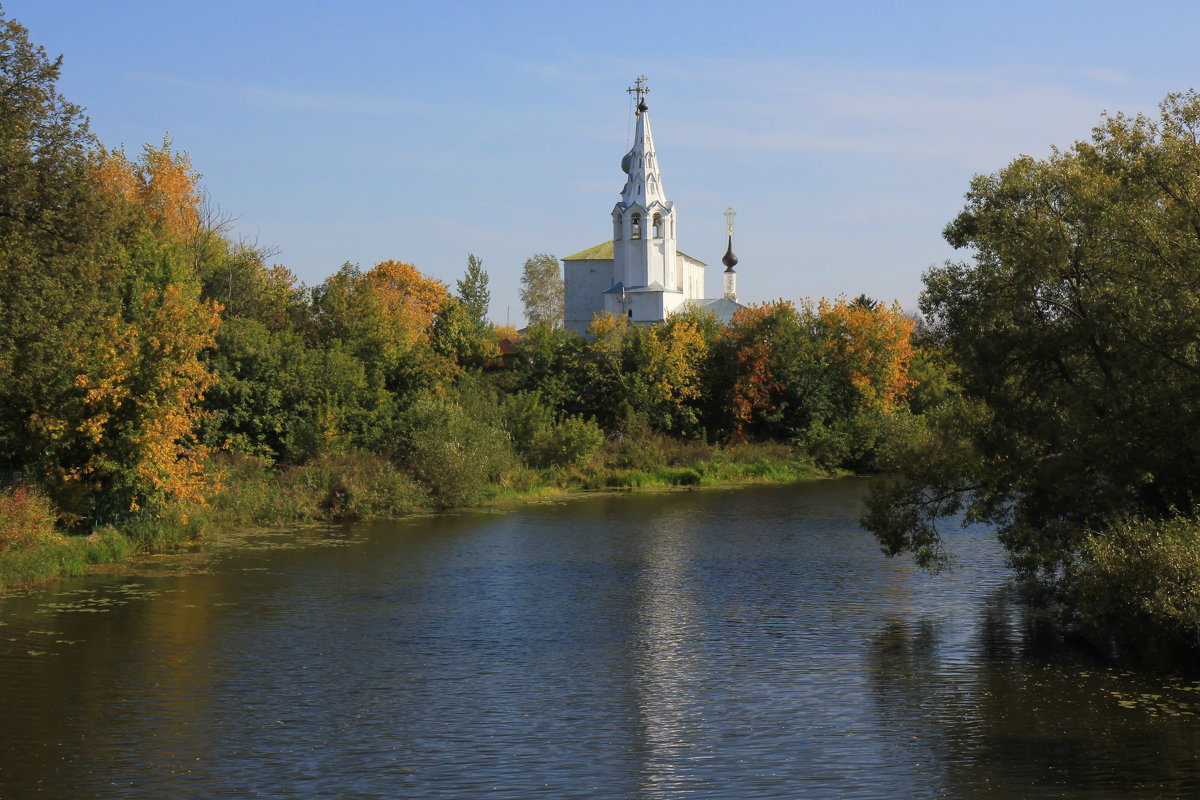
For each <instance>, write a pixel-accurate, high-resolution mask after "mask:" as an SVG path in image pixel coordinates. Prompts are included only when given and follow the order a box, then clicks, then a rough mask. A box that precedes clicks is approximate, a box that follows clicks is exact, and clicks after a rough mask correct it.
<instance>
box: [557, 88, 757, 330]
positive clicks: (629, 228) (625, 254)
mask: <svg viewBox="0 0 1200 800" xmlns="http://www.w3.org/2000/svg"><path fill="white" fill-rule="evenodd" d="M629 91H630V92H634V93H636V98H637V105H636V110H635V112H634V113H635V115H636V118H637V127H636V131H635V132H634V137H633V148H632V149H631V150H630V151H629V152H628V153H626V154H625V157H624V158H623V159H621V169H622V171H624V172H625V174H626V176H627V177H626V179H625V188H623V189H622V190H621V199H620V201H619V202H618V203H617V204H616V206H615V207H614V208H613V210H612V226H613V238H612V240H611V241H607V242H603V243H601V244H598V245H596V246H595V247H591V248H588V249H587V250H583V251H580V252H578V253H576V254H575V255H572V256H567V257H566V258H564V259H563V260H562V261H563V283H564V289H565V297H564V306H563V310H564V313H563V316H564V320H563V322H564V324H565V326H566V328H567V329H568V330H573V331H576V332H578V333H585V332H586V331H587V328H588V326H589V325H590V324H591V322H592V317H593V316H595V315H596V314H599V313H608V314H616V315H619V316H622V317H625V318H626V319H628V320H629V321H630V322H633V323H637V324H653V323H655V322H662V321H663V320H664V319H666V318H667V317H668V316H669V315H670V314H671V313H672V312H674V311H678V310H680V309H683V308H685V307H688V306H692V307H700V308H704V309H707V310H709V311H711V312H713V313H714V314H716V315H717V318H718V319H721V320H722V321H724V322H728V321H729V320H730V319H731V318H732V317H733V314H734V312H735V311H737V309H738V308H740V307H741V306H740V305H739V304H738V302H737V287H736V280H737V276H736V274H735V273H734V270H733V267H734V265H735V264H736V263H737V258H736V257H735V256H734V254H733V224H732V218H733V217H732V215H733V211H732V209H730V211H729V212H727V218H728V219H729V221H730V224H729V248H728V249H727V251H726V253H725V257H724V259H722V262H723V263H724V264H725V267H726V269H725V274H724V278H725V292H724V297H720V298H717V299H705V298H704V268H705V264H704V262H702V261H698V260H697V259H695V258H692V257H691V256H689V255H687V254H685V253H682V252H680V251H679V250H678V248H677V247H676V228H675V223H676V215H675V204H674V203H673V202H671V201H670V200H668V199H667V193H666V191H665V190H664V189H663V184H662V175H661V173H660V172H659V169H658V154H657V152H656V151H655V149H654V137H653V136H652V135H651V133H650V117H649V114H648V113H647V109H648V106H647V104H646V92H647V91H649V90H648V89H647V88H646V78H645V76H643V77H640V78H638V79H637V86H636V88H632V89H630V90H629Z"/></svg>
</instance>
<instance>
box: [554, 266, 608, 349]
mask: <svg viewBox="0 0 1200 800" xmlns="http://www.w3.org/2000/svg"><path fill="white" fill-rule="evenodd" d="M612 272H613V262H612V259H608V258H606V259H580V260H573V261H564V262H563V289H564V293H563V324H564V326H565V327H566V328H567V330H572V331H575V332H577V333H583V332H585V331H586V330H587V328H588V325H591V324H592V316H593V315H594V314H596V312H598V311H603V310H604V300H603V298H604V295H603V292H605V291H607V290H608V289H610V288H611V287H612V285H613V274H612Z"/></svg>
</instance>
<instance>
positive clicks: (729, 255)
mask: <svg viewBox="0 0 1200 800" xmlns="http://www.w3.org/2000/svg"><path fill="white" fill-rule="evenodd" d="M721 263H722V264H724V265H725V266H726V267H727V268H728V269H726V270H725V271H726V272H733V265H734V264H736V263H737V256H736V255H734V254H733V236H730V237H729V247H728V248H727V249H726V250H725V255H724V256H723V257H722V258H721Z"/></svg>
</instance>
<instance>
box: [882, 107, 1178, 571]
mask: <svg viewBox="0 0 1200 800" xmlns="http://www.w3.org/2000/svg"><path fill="white" fill-rule="evenodd" d="M1198 141H1200V96H1198V95H1197V94H1196V93H1195V92H1188V93H1186V94H1182V95H1171V96H1169V97H1167V99H1166V100H1165V101H1164V102H1163V103H1162V106H1161V113H1160V115H1159V118H1158V119H1157V120H1154V119H1151V118H1148V117H1144V116H1140V115H1139V116H1137V117H1127V116H1124V115H1120V114H1118V115H1115V116H1112V117H1108V118H1106V119H1104V120H1103V121H1102V123H1101V124H1100V125H1099V126H1097V127H1096V128H1095V129H1094V130H1093V134H1092V138H1091V141H1090V142H1077V143H1076V144H1075V145H1074V146H1073V147H1072V148H1070V149H1069V150H1066V151H1055V152H1054V154H1053V155H1051V156H1050V157H1049V158H1048V159H1045V160H1037V159H1033V158H1029V157H1022V158H1018V159H1017V160H1015V161H1013V162H1012V163H1011V164H1009V165H1008V166H1007V167H1005V168H1004V169H1002V170H1000V171H999V172H998V173H996V174H994V175H980V176H977V177H976V178H975V179H974V180H973V181H972V182H971V189H970V191H969V192H968V194H967V204H966V207H965V209H964V210H963V211H962V213H961V214H959V216H958V217H957V218H956V219H955V220H954V221H953V222H952V223H951V224H950V225H949V226H948V227H947V228H946V231H945V237H946V239H947V241H949V242H950V243H951V244H952V245H954V246H955V247H959V248H966V249H969V250H971V251H973V252H974V259H973V262H958V263H947V264H946V265H945V266H943V267H941V268H938V269H934V270H932V271H931V272H930V273H928V274H927V275H926V277H925V286H926V289H925V293H924V295H923V298H922V301H921V305H922V310H923V312H924V313H925V315H926V317H927V318H928V319H929V320H930V322H931V323H932V326H933V328H934V329H935V331H936V332H937V335H938V337H939V338H940V340H941V341H942V342H943V343H944V347H945V352H946V353H947V354H948V355H949V356H950V357H951V358H952V359H953V362H954V365H955V367H956V368H957V372H956V377H957V379H958V381H959V382H960V383H961V386H962V391H963V398H962V400H961V401H959V402H957V403H950V404H947V403H942V404H941V405H939V406H938V407H937V409H935V410H934V411H931V412H929V414H930V416H932V417H934V420H933V424H931V426H930V428H929V430H928V431H927V432H926V434H925V435H924V436H923V437H922V440H921V443H919V445H918V447H916V448H915V449H914V452H913V453H912V454H911V456H910V457H909V458H908V459H907V463H906V464H905V465H904V474H905V477H904V479H903V480H902V481H900V482H899V483H897V484H895V485H893V486H891V487H890V488H889V489H888V490H886V491H883V492H880V493H877V494H876V495H875V496H874V497H873V498H872V501H871V503H870V506H869V509H868V513H867V515H866V517H865V520H864V521H865V523H866V524H867V525H868V527H870V528H871V529H872V530H873V531H874V532H875V533H876V535H877V536H878V538H879V540H880V541H881V543H882V544H883V547H884V549H885V551H886V552H889V553H892V554H898V553H910V554H912V555H914V556H915V557H916V558H917V560H918V561H920V562H922V563H925V564H930V565H935V564H937V563H939V561H940V560H941V559H942V558H943V556H944V554H943V553H942V549H941V538H940V536H939V534H938V527H937V526H938V520H939V519H940V518H942V517H945V516H946V515H949V514H955V513H960V512H965V514H966V518H967V519H968V520H984V521H988V522H992V523H995V524H997V525H998V526H999V535H1000V538H1001V540H1002V541H1003V543H1004V544H1005V546H1006V547H1007V548H1008V550H1009V552H1010V553H1011V556H1012V560H1013V562H1014V564H1015V565H1016V566H1018V567H1020V568H1022V569H1023V570H1024V571H1026V573H1028V574H1029V575H1031V576H1040V577H1041V578H1043V579H1046V580H1047V581H1050V582H1053V581H1054V580H1055V579H1056V578H1057V577H1058V576H1060V575H1061V574H1062V569H1063V566H1064V564H1066V563H1067V562H1069V560H1070V559H1071V558H1072V554H1073V553H1074V551H1075V549H1076V547H1077V545H1078V543H1079V542H1080V540H1081V538H1082V536H1083V535H1084V533H1085V532H1086V531H1102V530H1104V528H1105V527H1106V526H1107V525H1109V524H1110V523H1112V522H1113V521H1114V520H1117V519H1120V518H1122V517H1124V516H1126V515H1138V516H1143V517H1147V518H1150V519H1161V518H1167V517H1170V516H1171V515H1173V514H1175V513H1184V514H1187V513H1192V512H1194V511H1196V506H1197V487H1196V482H1195V476H1196V475H1197V474H1200V443H1198V440H1197V439H1196V436H1195V431H1196V430H1197V429H1198V428H1200V349H1197V347H1196V343H1197V342H1198V341H1200V290H1198V289H1197V282H1196V275H1197V271H1198V269H1200V266H1198V265H1200V144H1198Z"/></svg>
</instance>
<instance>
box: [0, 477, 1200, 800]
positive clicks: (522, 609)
mask: <svg viewBox="0 0 1200 800" xmlns="http://www.w3.org/2000/svg"><path fill="white" fill-rule="evenodd" d="M865 486H866V482H865V481H862V480H839V481H824V482H816V483H810V484H804V485H799V486H785V487H769V488H744V489H737V490H706V491H694V492H678V493H662V494H640V495H599V496H593V497H585V498H577V499H572V500H568V501H562V502H547V503H541V504H534V505H527V506H522V507H519V508H516V509H514V510H509V511H505V512H469V513H460V514H452V515H444V516H436V517H422V518H413V519H408V520H403V521H399V522H388V523H376V524H364V525H355V526H347V527H343V528H326V529H313V530H305V531H298V532H297V531H292V532H286V533H267V532H264V533H262V534H260V535H257V536H251V537H249V538H247V539H245V540H244V541H242V543H241V544H240V545H239V546H236V547H234V546H230V545H228V544H223V545H217V546H214V547H212V548H209V550H210V552H205V553H198V554H191V555H186V556H174V557H169V558H152V559H145V560H144V561H143V562H140V563H138V564H137V565H135V567H134V568H133V569H130V570H122V571H119V572H117V573H116V574H107V575H97V576H91V577H89V578H86V579H82V580H76V581H64V582H60V583H56V584H53V585H51V586H49V587H47V588H44V589H41V590H38V591H34V592H28V593H24V594H19V595H15V596H9V597H6V598H0V798H4V799H5V800H14V799H16V798H25V797H34V796H45V797H50V798H56V799H58V798H61V799H62V800H71V799H73V798H172V797H179V798H208V797H214V798H215V797H220V798H226V797H269V798H275V797H289V798H291V797H302V798H308V797H312V798H317V797H321V798H324V797H345V798H359V797H361V798H373V797H379V798H394V797H412V798H423V797H478V796H485V795H486V796H487V797H497V798H526V797H530V796H532V795H539V796H544V797H553V798H560V797H629V798H682V797H730V798H758V797H764V798H765V797H770V798H782V797H804V798H808V797H812V798H883V797H887V798H933V797H954V798H962V797H976V796H985V795H986V796H988V797H1004V798H1009V797H1011V798H1040V797H1070V798H1126V797H1181V796H1196V795H1198V794H1200V722H1198V721H1197V719H1196V716H1195V715H1196V713H1197V711H1198V710H1200V684H1197V683H1193V682H1192V681H1191V680H1185V679H1182V678H1172V677H1170V676H1163V675H1153V674H1142V673H1137V672H1130V671H1122V670H1120V669H1117V668H1112V667H1109V666H1106V665H1104V664H1103V663H1100V662H1097V661H1094V660H1092V659H1090V658H1089V657H1088V656H1087V654H1086V653H1081V652H1077V651H1074V650H1072V649H1070V648H1068V647H1065V646H1063V645H1061V644H1060V643H1056V642H1055V641H1053V640H1052V638H1051V639H1050V640H1047V637H1046V636H1045V635H1039V634H1037V633H1036V631H1037V630H1038V626H1035V625H1033V624H1032V623H1031V622H1030V621H1029V620H1028V619H1027V615H1026V614H1025V613H1024V612H1023V610H1022V608H1021V607H1020V605H1019V604H1017V603H1015V602H1014V601H1013V600H1012V598H1011V596H1010V593H1009V589H1008V587H1007V583H1006V580H1007V577H1008V576H1007V574H1006V572H1005V570H1004V568H1003V564H1002V554H1001V552H1000V551H999V548H998V546H997V545H996V543H995V541H994V539H993V537H991V536H989V535H988V532H987V531H986V530H984V529H979V528H974V529H967V530H960V529H955V528H951V529H950V530H949V532H948V539H949V542H950V548H951V550H952V552H953V554H954V556H955V559H956V563H955V567H954V569H953V571H951V572H949V573H943V574H941V575H937V576H930V575H925V574H923V573H921V572H919V571H918V570H916V569H915V568H913V567H912V566H911V565H910V564H908V563H906V562H904V561H900V560H889V559H887V558H885V557H884V556H882V555H880V553H879V551H878V548H877V546H876V545H875V543H874V541H873V540H872V539H871V537H870V536H869V535H868V534H866V533H864V532H863V531H861V530H860V529H859V528H858V526H857V522H856V521H857V517H858V514H859V505H860V502H861V498H862V494H863V492H864V487H865Z"/></svg>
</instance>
